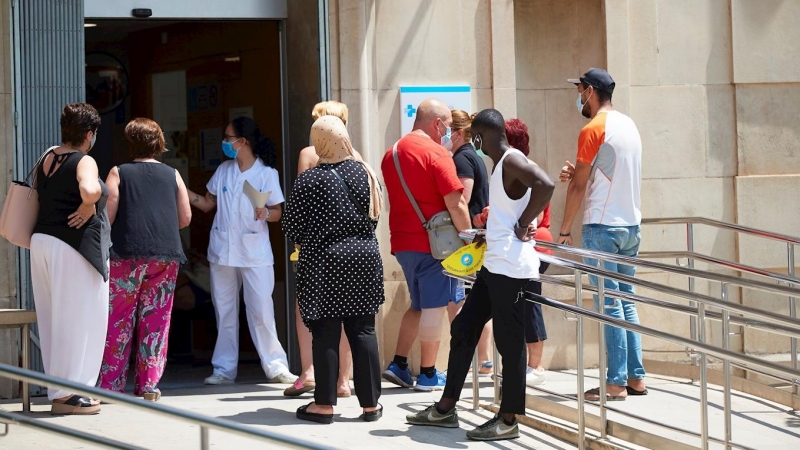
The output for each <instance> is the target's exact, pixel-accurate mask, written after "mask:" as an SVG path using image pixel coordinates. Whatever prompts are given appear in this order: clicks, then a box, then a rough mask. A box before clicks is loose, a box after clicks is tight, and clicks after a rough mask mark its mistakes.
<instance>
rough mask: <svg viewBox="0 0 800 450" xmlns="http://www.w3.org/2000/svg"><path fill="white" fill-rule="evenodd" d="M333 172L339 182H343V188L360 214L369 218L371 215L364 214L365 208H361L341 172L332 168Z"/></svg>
mask: <svg viewBox="0 0 800 450" xmlns="http://www.w3.org/2000/svg"><path fill="white" fill-rule="evenodd" d="M331 172H333V174H334V175H336V178H338V179H339V181H341V182H342V186H344V190H345V191H346V192H347V196H348V197H350V201H351V202H352V203H353V205H355V207H356V209H358V212H360V213H361V214H362V215H363V216H365V217H367V218H369V215H368V214H366V213H365V212H364V207H363V206H361V202H359V201H358V199H357V198H356V196H355V195H353V191H351V190H350V185H348V184H347V182H346V181H344V178H342V176H341V175H339V172H337V171H336V169H335V168H333V167H331Z"/></svg>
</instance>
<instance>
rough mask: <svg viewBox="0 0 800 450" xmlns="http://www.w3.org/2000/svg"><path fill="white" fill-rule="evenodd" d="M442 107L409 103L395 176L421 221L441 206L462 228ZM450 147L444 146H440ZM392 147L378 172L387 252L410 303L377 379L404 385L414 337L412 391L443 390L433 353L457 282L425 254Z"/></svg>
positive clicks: (465, 216)
mask: <svg viewBox="0 0 800 450" xmlns="http://www.w3.org/2000/svg"><path fill="white" fill-rule="evenodd" d="M452 121H453V118H452V115H451V114H450V108H449V107H448V106H447V105H445V104H444V103H442V102H440V101H438V100H433V99H430V100H425V101H424V102H422V103H421V104H420V105H419V107H418V108H417V116H416V119H415V121H414V129H413V130H412V131H411V132H410V133H409V134H407V135H405V136H404V137H403V138H402V139H400V140H399V141H398V142H397V144H396V145H397V156H398V158H399V162H400V169H401V171H402V175H403V179H404V180H405V182H406V184H407V185H408V189H409V190H410V191H411V196H412V197H413V198H414V200H415V201H416V203H417V204H418V205H419V209H420V210H421V211H422V215H423V216H425V220H429V219H430V218H431V217H432V216H434V215H435V214H437V213H440V212H442V211H445V210H447V211H449V212H450V215H451V217H452V219H453V224H454V225H455V227H456V228H457V229H458V230H459V231H461V230H465V229H468V228H470V226H471V221H470V218H469V212H468V210H467V202H466V201H465V200H464V198H463V197H462V196H461V191H462V190H463V189H464V187H463V185H462V184H461V181H460V180H459V179H458V175H457V173H456V166H455V163H453V157H452V155H451V153H450V151H452V141H450V125H451V123H452ZM448 146H449V147H450V148H447V147H448ZM393 153H394V146H392V147H391V148H389V150H388V151H387V152H386V154H385V155H384V157H383V162H382V163H381V171H382V172H383V180H384V183H385V185H386V192H387V193H388V196H389V205H390V208H389V231H390V233H391V244H392V254H393V255H394V256H395V257H396V258H397V261H398V262H399V263H400V266H401V267H402V268H403V273H404V274H405V277H406V282H407V283H408V290H409V293H410V294H411V307H410V308H409V309H408V311H406V313H405V315H404V316H403V320H402V322H401V323H400V332H399V335H398V338H397V348H396V351H395V357H394V360H393V361H392V362H391V363H390V364H389V367H388V368H387V369H386V371H385V372H384V373H383V378H384V379H386V380H388V381H391V382H392V383H394V384H397V385H398V386H402V387H411V385H412V384H413V381H412V379H411V371H410V370H409V368H408V354H409V352H410V351H411V346H412V345H413V344H414V341H415V340H416V339H417V336H419V340H420V349H421V351H422V358H421V359H422V361H421V364H420V366H421V367H420V374H419V376H418V377H417V384H416V385H415V386H414V389H416V390H420V391H434V390H441V389H444V385H445V382H446V378H445V375H444V374H443V373H442V372H440V371H438V370H436V367H435V366H436V356H437V354H438V352H439V342H440V341H441V334H442V318H443V316H444V314H445V312H446V309H447V304H448V303H449V302H450V301H451V300H455V293H456V287H457V282H456V280H454V279H452V278H450V277H448V276H446V275H444V274H443V273H442V266H441V263H440V261H437V260H436V259H434V258H433V256H431V248H430V244H429V242H428V232H427V231H426V230H425V228H424V227H423V225H422V221H421V220H420V218H419V216H418V215H417V213H416V212H415V211H414V207H413V206H412V204H411V201H410V200H409V198H408V196H407V195H406V192H405V190H404V189H403V185H402V183H401V181H400V176H399V174H398V171H397V169H396V167H395V162H394V156H393Z"/></svg>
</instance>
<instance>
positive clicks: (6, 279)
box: [0, 0, 19, 398]
mask: <svg viewBox="0 0 800 450" xmlns="http://www.w3.org/2000/svg"><path fill="white" fill-rule="evenodd" d="M10 12H11V6H10V4H9V1H8V0H0V130H2V131H1V132H0V186H2V188H1V189H0V205H2V204H3V203H5V198H6V188H7V187H8V185H9V183H10V182H11V180H13V179H14V144H13V142H14V141H13V136H14V118H13V112H12V111H13V107H12V99H11V93H12V84H11V70H12V67H11V64H12V62H11V29H10V27H9V24H10V19H9V14H10ZM17 307H18V305H17V250H16V247H14V246H13V245H11V244H9V243H8V241H6V240H5V239H2V238H0V309H2V308H17ZM0 344H2V345H0V362H2V363H4V364H12V365H18V364H19V331H17V330H0ZM16 393H17V383H16V382H12V381H11V380H9V379H7V378H0V398H8V397H13V396H14V395H15V394H16Z"/></svg>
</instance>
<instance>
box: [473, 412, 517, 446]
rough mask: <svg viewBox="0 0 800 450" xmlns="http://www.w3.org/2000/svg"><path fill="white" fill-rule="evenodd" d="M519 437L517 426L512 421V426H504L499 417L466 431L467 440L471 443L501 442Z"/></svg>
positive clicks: (515, 421)
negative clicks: (471, 441)
mask: <svg viewBox="0 0 800 450" xmlns="http://www.w3.org/2000/svg"><path fill="white" fill-rule="evenodd" d="M518 437H519V425H518V424H517V419H514V424H513V425H506V423H505V422H504V421H503V419H502V418H500V416H499V415H497V416H494V419H492V420H490V421H488V422H486V423H485V424H483V425H481V426H479V427H478V428H475V429H474V430H470V431H467V438H468V439H472V440H473V441H502V440H505V439H517V438H518Z"/></svg>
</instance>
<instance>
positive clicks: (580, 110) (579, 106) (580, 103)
mask: <svg viewBox="0 0 800 450" xmlns="http://www.w3.org/2000/svg"><path fill="white" fill-rule="evenodd" d="M588 90H589V88H586V91H588ZM586 91H583V92H586ZM583 92H580V93H578V98H577V100H575V106H577V107H578V112H579V113H581V114H583V108H585V107H586V104H588V103H589V98H592V94H593V93H594V92H592V94H589V98H587V99H586V103H583V102H581V95H583Z"/></svg>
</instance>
